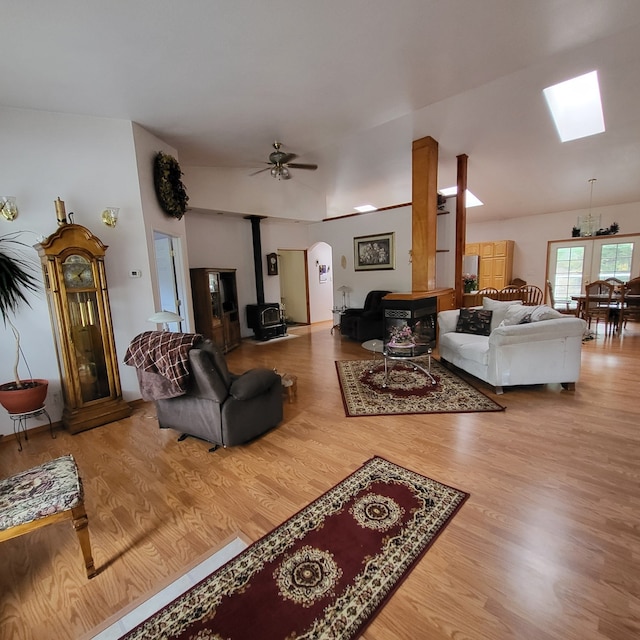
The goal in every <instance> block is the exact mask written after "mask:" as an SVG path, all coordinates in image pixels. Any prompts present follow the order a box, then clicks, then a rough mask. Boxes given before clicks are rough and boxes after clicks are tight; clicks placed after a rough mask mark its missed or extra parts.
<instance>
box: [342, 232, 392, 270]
mask: <svg viewBox="0 0 640 640" xmlns="http://www.w3.org/2000/svg"><path fill="white" fill-rule="evenodd" d="M353 264H354V268H355V270H356V271H379V270H381V269H395V268H396V255H395V233H393V232H391V233H379V234H377V235H373V236H357V237H356V238H354V239H353Z"/></svg>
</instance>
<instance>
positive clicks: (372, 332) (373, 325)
mask: <svg viewBox="0 0 640 640" xmlns="http://www.w3.org/2000/svg"><path fill="white" fill-rule="evenodd" d="M388 293H391V292H390V291H378V290H374V291H369V293H368V294H367V297H366V298H365V301H364V307H362V308H357V307H353V308H350V309H345V310H344V312H343V313H342V315H341V316H340V334H341V335H343V336H347V338H351V339H353V340H358V341H360V342H366V341H367V340H373V339H374V338H378V339H380V340H382V338H383V335H384V319H383V309H382V298H384V297H385V296H386V295H387V294H388Z"/></svg>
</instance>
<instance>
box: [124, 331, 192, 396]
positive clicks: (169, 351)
mask: <svg viewBox="0 0 640 640" xmlns="http://www.w3.org/2000/svg"><path fill="white" fill-rule="evenodd" d="M202 339H203V338H202V336H201V335H200V334H199V333H173V332H171V331H145V332H144V333H141V334H139V335H137V336H136V337H135V338H134V339H133V340H132V341H131V344H130V345H129V348H128V349H127V352H126V354H125V356H124V363H125V364H128V365H129V366H132V367H135V368H136V369H137V371H138V381H139V382H140V392H141V393H142V397H143V398H144V399H145V400H158V399H161V398H173V397H176V396H181V395H184V394H185V393H186V391H187V385H188V381H189V373H190V372H189V351H190V350H191V349H192V347H194V346H195V345H196V344H197V343H198V342H200V341H201V340H202ZM147 374H149V375H147Z"/></svg>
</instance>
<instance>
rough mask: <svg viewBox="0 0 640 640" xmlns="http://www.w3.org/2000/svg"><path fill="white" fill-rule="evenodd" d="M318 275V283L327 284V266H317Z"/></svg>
mask: <svg viewBox="0 0 640 640" xmlns="http://www.w3.org/2000/svg"><path fill="white" fill-rule="evenodd" d="M318 273H319V274H320V283H323V282H327V280H328V279H329V278H328V276H329V265H328V264H319V265H318Z"/></svg>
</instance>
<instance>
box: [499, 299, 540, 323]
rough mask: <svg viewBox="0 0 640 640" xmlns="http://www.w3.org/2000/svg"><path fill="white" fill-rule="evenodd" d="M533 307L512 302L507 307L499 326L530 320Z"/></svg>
mask: <svg viewBox="0 0 640 640" xmlns="http://www.w3.org/2000/svg"><path fill="white" fill-rule="evenodd" d="M532 309H533V307H525V306H523V305H521V304H514V305H511V306H510V307H507V310H506V313H505V315H504V320H503V321H502V324H501V325H500V326H503V327H510V326H511V325H514V324H527V323H528V322H531V321H532V318H531V310H532Z"/></svg>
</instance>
